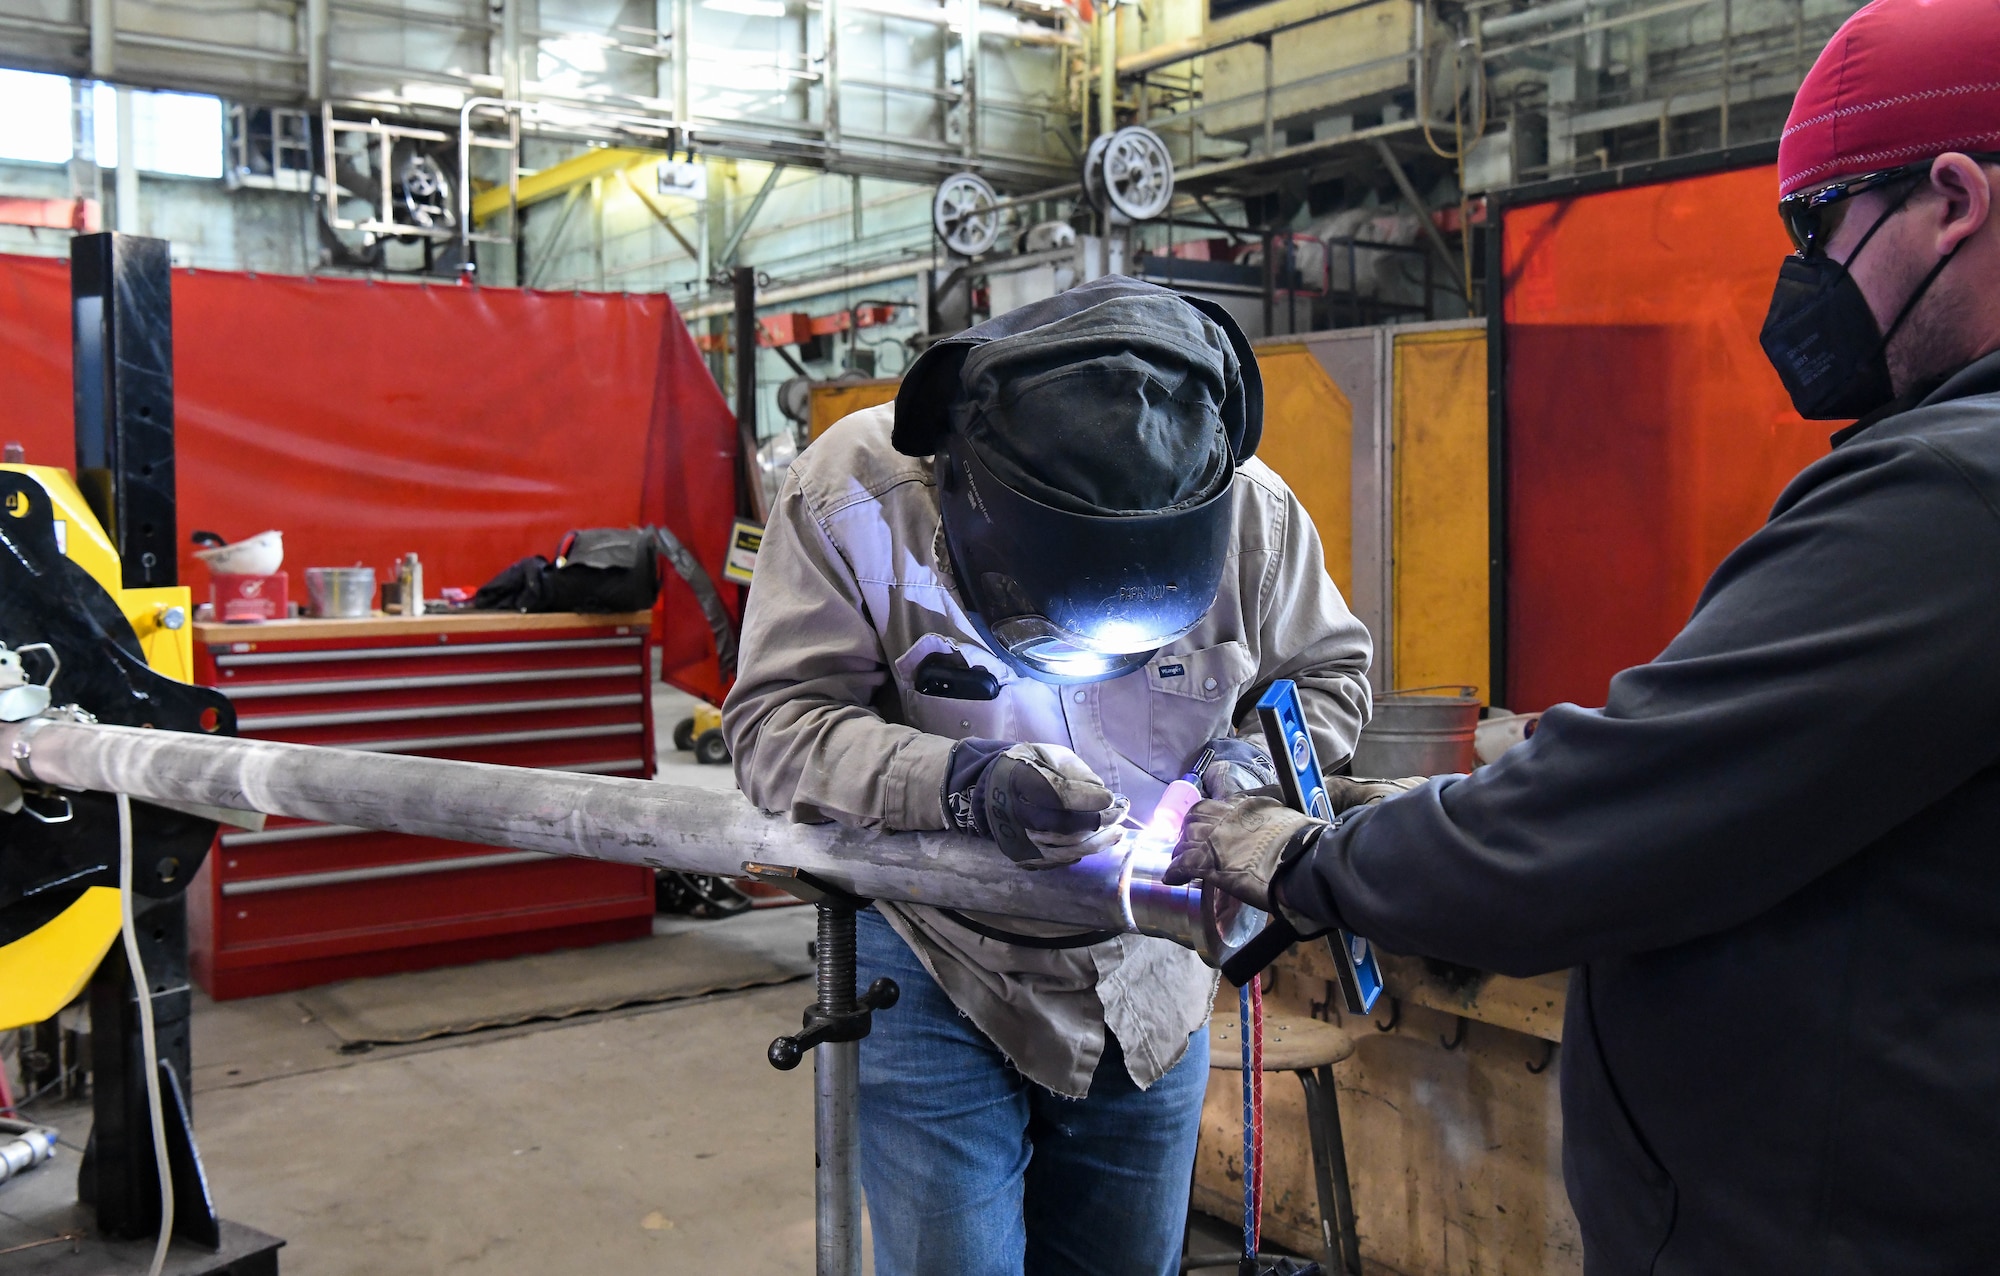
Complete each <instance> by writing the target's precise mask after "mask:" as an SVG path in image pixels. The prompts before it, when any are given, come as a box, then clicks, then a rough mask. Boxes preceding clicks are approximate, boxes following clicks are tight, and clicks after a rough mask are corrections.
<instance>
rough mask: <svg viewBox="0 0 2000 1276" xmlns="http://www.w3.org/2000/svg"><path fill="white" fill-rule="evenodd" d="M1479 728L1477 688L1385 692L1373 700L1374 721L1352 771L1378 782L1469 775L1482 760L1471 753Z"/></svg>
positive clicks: (1357, 751)
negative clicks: (1380, 780)
mask: <svg viewBox="0 0 2000 1276" xmlns="http://www.w3.org/2000/svg"><path fill="white" fill-rule="evenodd" d="M1478 725H1479V689H1478V688H1477V687H1415V688H1412V689H1410V690H1407V691H1387V692H1384V693H1383V694H1381V695H1379V696H1376V697H1375V716H1374V717H1373V718H1372V719H1370V720H1369V723H1368V725H1367V726H1365V727H1363V728H1361V739H1360V741H1359V742H1358V743H1357V744H1356V745H1355V746H1354V761H1353V763H1352V764H1351V765H1350V767H1349V770H1351V771H1352V772H1353V773H1354V774H1355V775H1359V776H1370V777H1374V778H1377V779H1401V778H1402V777H1404V776H1412V775H1458V774H1461V773H1463V772H1466V771H1470V770H1471V769H1472V768H1473V765H1474V764H1475V763H1476V762H1477V761H1478V755H1477V754H1476V753H1474V752H1473V748H1472V733H1473V730H1474V729H1475V728H1476V727H1477V726H1478Z"/></svg>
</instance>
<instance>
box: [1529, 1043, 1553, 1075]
mask: <svg viewBox="0 0 2000 1276" xmlns="http://www.w3.org/2000/svg"><path fill="white" fill-rule="evenodd" d="M1555 1057H1556V1043H1555V1042H1553V1041H1546V1040H1545V1041H1543V1042H1542V1057H1541V1058H1540V1059H1539V1060H1537V1059H1530V1060H1528V1061H1527V1063H1525V1064H1523V1065H1522V1066H1523V1067H1525V1068H1526V1069H1527V1070H1528V1071H1530V1072H1532V1073H1534V1074H1535V1075H1536V1076H1538V1077H1539V1076H1541V1075H1542V1074H1543V1073H1544V1072H1547V1071H1548V1070H1549V1065H1550V1064H1551V1063H1553V1062H1555Z"/></svg>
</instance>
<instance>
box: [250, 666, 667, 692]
mask: <svg viewBox="0 0 2000 1276" xmlns="http://www.w3.org/2000/svg"><path fill="white" fill-rule="evenodd" d="M643 672H644V669H643V667H642V666H640V665H570V666H567V667H565V668H562V669H509V670H506V671H504V672H499V673H430V674H411V675H410V676H408V677H406V678H326V679H323V680H319V681H314V682H251V683H242V684H238V685H234V686H227V685H225V686H219V687H217V688H216V690H217V691H220V692H221V693H222V694H223V695H225V696H228V697H229V698H230V699H231V700H268V699H272V698H273V697H276V696H335V695H356V694H358V693H360V692H363V691H421V690H424V689H426V688H430V687H487V686H498V685H500V684H502V683H513V682H569V681H573V680H575V679H578V678H634V677H637V676H638V675H639V674H641V673H643Z"/></svg>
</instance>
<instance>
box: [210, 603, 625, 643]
mask: <svg viewBox="0 0 2000 1276" xmlns="http://www.w3.org/2000/svg"><path fill="white" fill-rule="evenodd" d="M652 624H653V613H652V612H650V611H634V612H619V613H617V614H613V615H595V614H589V615H587V614H583V613H580V612H573V611H543V612H519V611H445V612H431V613H428V614H426V615H422V616H391V615H388V614H387V613H384V612H377V613H375V614H374V615H372V616H357V617H354V618H352V619H346V620H326V619H320V618H318V617H314V616H301V617H300V618H298V619H297V620H266V621H263V622H261V623H255V624H243V625H226V624H224V623H222V622H221V621H219V620H201V621H196V622H195V626H194V638H195V641H196V642H199V643H205V644H223V643H237V642H259V641H262V642H316V641H322V640H325V639H329V638H332V639H342V638H404V637H411V636H421V635H424V634H482V633H497V632H502V631H504V632H507V633H521V632H527V631H535V630H551V629H597V628H601V627H603V626H605V625H615V626H621V627H622V626H645V627H646V628H649V629H650V628H651V627H652Z"/></svg>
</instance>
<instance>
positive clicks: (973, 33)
mask: <svg viewBox="0 0 2000 1276" xmlns="http://www.w3.org/2000/svg"><path fill="white" fill-rule="evenodd" d="M980 3H981V0H965V31H964V33H963V34H962V35H961V36H960V37H959V40H960V43H959V60H960V63H961V65H962V67H963V69H964V71H965V85H964V88H963V89H962V90H961V92H960V94H959V99H958V101H959V105H960V106H961V107H962V108H963V109H964V111H965V129H964V135H963V136H962V137H961V138H960V139H959V141H960V143H961V151H962V153H963V154H964V156H965V158H966V159H968V160H969V159H973V158H974V157H976V156H977V155H978V154H979V6H980Z"/></svg>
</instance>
